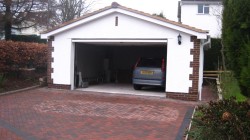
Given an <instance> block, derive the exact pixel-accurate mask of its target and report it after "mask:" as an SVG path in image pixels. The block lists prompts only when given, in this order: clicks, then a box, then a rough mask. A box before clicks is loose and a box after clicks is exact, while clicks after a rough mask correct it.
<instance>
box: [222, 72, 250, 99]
mask: <svg viewBox="0 0 250 140" xmlns="http://www.w3.org/2000/svg"><path fill="white" fill-rule="evenodd" d="M221 88H222V95H223V98H225V99H229V98H230V97H236V100H237V101H239V102H242V101H246V100H247V98H246V97H245V96H244V95H242V93H241V91H240V87H239V84H238V81H237V80H236V79H235V78H234V76H233V74H232V73H222V74H221Z"/></svg>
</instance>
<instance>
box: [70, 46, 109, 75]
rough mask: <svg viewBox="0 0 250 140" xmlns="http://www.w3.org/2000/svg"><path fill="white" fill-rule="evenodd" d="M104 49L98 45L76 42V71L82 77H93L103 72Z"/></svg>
mask: <svg viewBox="0 0 250 140" xmlns="http://www.w3.org/2000/svg"><path fill="white" fill-rule="evenodd" d="M104 57H105V52H104V49H102V48H100V47H95V46H90V45H83V44H76V61H75V63H76V66H77V71H80V72H82V78H95V77H98V75H100V74H101V73H102V72H103V59H104Z"/></svg>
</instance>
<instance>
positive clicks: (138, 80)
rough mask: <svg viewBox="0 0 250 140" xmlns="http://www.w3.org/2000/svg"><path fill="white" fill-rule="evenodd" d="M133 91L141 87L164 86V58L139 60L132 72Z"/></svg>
mask: <svg viewBox="0 0 250 140" xmlns="http://www.w3.org/2000/svg"><path fill="white" fill-rule="evenodd" d="M133 85H134V89H136V90H138V89H141V87H142V86H162V87H164V86H165V60H164V58H162V59H160V58H140V59H139V60H138V61H137V63H136V65H135V68H134V71H133Z"/></svg>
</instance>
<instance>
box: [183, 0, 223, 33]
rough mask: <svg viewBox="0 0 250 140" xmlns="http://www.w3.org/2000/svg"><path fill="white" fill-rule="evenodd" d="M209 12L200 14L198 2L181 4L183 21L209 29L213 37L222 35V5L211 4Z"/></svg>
mask: <svg viewBox="0 0 250 140" xmlns="http://www.w3.org/2000/svg"><path fill="white" fill-rule="evenodd" d="M209 10H210V11H209V12H210V13H209V14H198V5H197V4H183V5H181V22H182V23H183V24H187V25H190V26H193V27H197V28H200V29H203V30H209V35H211V37H213V38H220V37H221V18H222V5H218V4H217V5H215V4H213V5H212V4H211V5H209Z"/></svg>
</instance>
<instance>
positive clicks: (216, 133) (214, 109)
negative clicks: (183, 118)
mask: <svg viewBox="0 0 250 140" xmlns="http://www.w3.org/2000/svg"><path fill="white" fill-rule="evenodd" d="M249 132H250V105H249V103H247V102H246V101H245V102H237V101H236V100H235V98H230V99H225V100H220V101H217V102H213V101H211V102H209V104H208V105H203V106H199V107H198V109H197V113H196V115H195V117H194V119H193V129H191V131H190V132H188V133H189V136H191V137H192V138H193V139H196V140H224V139H227V140H235V139H239V140H247V139H250V133H249Z"/></svg>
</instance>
